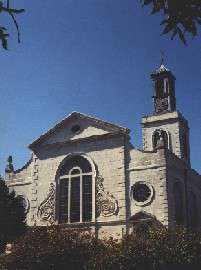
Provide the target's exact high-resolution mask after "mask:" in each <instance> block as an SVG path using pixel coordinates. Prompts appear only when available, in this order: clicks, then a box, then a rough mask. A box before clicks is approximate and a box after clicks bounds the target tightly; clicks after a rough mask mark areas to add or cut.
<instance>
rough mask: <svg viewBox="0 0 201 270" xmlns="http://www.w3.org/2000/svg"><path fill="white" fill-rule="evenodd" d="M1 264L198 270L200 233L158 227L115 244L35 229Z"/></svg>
mask: <svg viewBox="0 0 201 270" xmlns="http://www.w3.org/2000/svg"><path fill="white" fill-rule="evenodd" d="M0 265H2V267H4V268H2V269H4V270H11V269H12V270H35V269H37V270H42V269H43V270H44V269H47V270H50V269H51V270H53V269H56V270H63V269H65V270H71V269H72V270H144V269H146V270H174V269H175V270H180V269H182V270H190V269H193V270H194V269H201V233H200V232H189V231H187V230H186V229H183V228H177V229H176V230H167V229H165V228H158V229H152V230H149V231H147V232H146V233H142V232H141V233H139V232H138V233H136V232H135V233H133V234H131V235H127V236H125V237H124V238H123V239H122V241H116V240H114V239H113V238H110V239H107V240H106V239H104V240H97V239H96V238H95V236H94V235H93V234H91V233H90V231H89V230H84V231H81V230H70V229H67V228H65V227H62V226H51V227H36V228H31V229H30V230H29V231H28V232H27V233H26V234H25V235H24V236H22V237H20V238H19V239H18V241H17V242H16V243H15V244H14V246H13V250H12V254H10V255H7V256H3V257H1V258H0ZM0 269H1V268H0Z"/></svg>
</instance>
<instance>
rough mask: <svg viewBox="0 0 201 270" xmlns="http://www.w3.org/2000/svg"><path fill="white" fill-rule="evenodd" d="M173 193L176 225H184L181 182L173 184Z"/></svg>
mask: <svg viewBox="0 0 201 270" xmlns="http://www.w3.org/2000/svg"><path fill="white" fill-rule="evenodd" d="M173 193H174V205H175V221H176V225H184V204H183V188H182V184H181V183H179V182H177V183H175V184H174V188H173Z"/></svg>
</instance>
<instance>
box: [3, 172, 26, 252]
mask: <svg viewBox="0 0 201 270" xmlns="http://www.w3.org/2000/svg"><path fill="white" fill-rule="evenodd" d="M25 218H26V214H25V209H24V206H23V203H22V198H21V197H19V196H15V193H14V192H9V189H8V187H7V186H6V184H5V181H3V179H2V178H1V176H0V253H1V252H3V251H4V249H5V244H6V243H7V242H11V241H14V240H15V239H16V238H17V237H19V236H20V235H21V234H22V233H24V232H25V229H26V225H25Z"/></svg>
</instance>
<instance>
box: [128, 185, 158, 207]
mask: <svg viewBox="0 0 201 270" xmlns="http://www.w3.org/2000/svg"><path fill="white" fill-rule="evenodd" d="M132 197H133V199H134V201H135V203H136V204H137V205H145V204H147V203H150V202H151V200H152V198H153V187H152V186H151V185H148V184H146V183H142V182H138V183H136V184H134V185H133V187H132Z"/></svg>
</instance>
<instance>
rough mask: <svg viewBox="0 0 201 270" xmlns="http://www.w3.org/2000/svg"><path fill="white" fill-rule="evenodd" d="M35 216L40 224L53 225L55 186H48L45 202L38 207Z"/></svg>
mask: <svg viewBox="0 0 201 270" xmlns="http://www.w3.org/2000/svg"><path fill="white" fill-rule="evenodd" d="M37 216H38V218H39V219H40V221H42V222H48V223H54V221H55V185H54V184H53V183H51V184H50V187H49V191H48V194H47V197H46V198H45V200H44V201H43V202H42V203H41V204H40V206H39V207H38V212H37Z"/></svg>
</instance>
